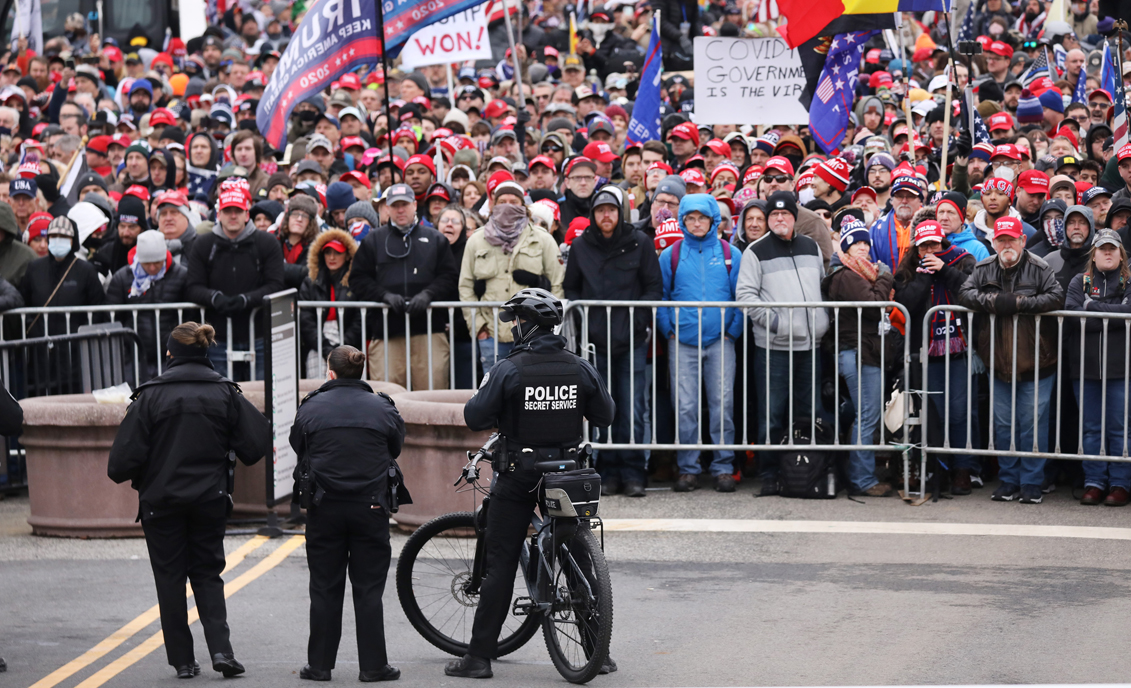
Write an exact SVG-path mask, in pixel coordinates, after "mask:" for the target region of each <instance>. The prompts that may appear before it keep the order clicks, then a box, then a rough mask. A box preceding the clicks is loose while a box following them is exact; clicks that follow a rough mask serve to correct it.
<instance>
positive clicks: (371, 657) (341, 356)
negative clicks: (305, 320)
mask: <svg viewBox="0 0 1131 688" xmlns="http://www.w3.org/2000/svg"><path fill="white" fill-rule="evenodd" d="M327 362H328V368H329V375H330V379H329V381H327V382H326V384H324V385H322V386H321V387H319V388H318V389H317V390H315V391H314V392H311V393H310V394H308V395H307V397H306V398H305V399H303V402H302V405H301V406H300V407H299V410H298V415H296V416H295V422H294V425H293V426H291V446H292V447H294V450H295V452H296V453H297V454H298V457H299V465H298V467H297V468H296V469H295V480H296V482H297V484H296V486H295V494H296V495H300V497H302V496H303V495H304V494H306V493H310V498H309V499H310V501H309V502H308V503H307V504H306V505H305V506H306V507H307V524H306V560H307V564H308V566H309V568H310V640H309V642H308V643H307V649H306V656H307V664H306V666H304V667H303V668H302V671H300V672H299V677H300V678H304V679H307V680H311V681H329V680H330V671H331V670H332V669H333V668H334V661H335V659H336V657H337V655H338V642H339V641H340V640H341V637H342V602H343V599H344V597H345V592H346V570H347V569H348V570H349V578H350V581H351V582H352V583H353V608H354V616H355V618H356V622H357V655H358V660H359V661H360V663H361V673H360V674H359V675H358V680H359V681H365V682H370V681H395V680H396V679H398V678H400V675H401V672H400V670H399V669H397V668H396V667H393V666H389V661H388V655H387V654H386V651H385V620H384V609H383V607H382V606H381V596H382V595H383V594H384V592H385V579H386V577H387V576H388V573H389V561H390V559H391V558H392V548H391V546H390V545H389V513H390V511H391V510H392V508H393V506H392V505H393V503H394V501H393V500H394V498H395V499H397V501H398V502H399V503H401V504H409V503H411V499H409V498H408V494H407V492H406V491H405V490H404V489H403V487H402V488H401V489H400V490H397V486H398V485H399V484H400V480H399V475H400V472H399V470H398V469H397V467H396V463H395V461H394V459H396V457H397V456H398V455H399V454H400V453H401V444H402V443H403V442H404V432H405V431H404V421H403V420H402V419H401V414H399V413H397V407H396V406H394V405H393V400H392V399H390V398H389V397H388V395H386V394H383V393H382V394H374V393H373V388H371V387H370V386H369V383H367V382H365V381H363V380H362V379H361V372H362V370H364V368H365V354H364V353H362V352H361V351H358V350H357V349H355V348H354V347H352V346H339V347H338V348H336V349H334V350H333V351H331V352H330V356H329V358H328V361H327ZM390 469H392V473H393V480H390ZM304 474H305V475H304ZM390 490H396V491H397V495H393V496H391V495H390Z"/></svg>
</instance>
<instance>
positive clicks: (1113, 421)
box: [1072, 378, 1131, 490]
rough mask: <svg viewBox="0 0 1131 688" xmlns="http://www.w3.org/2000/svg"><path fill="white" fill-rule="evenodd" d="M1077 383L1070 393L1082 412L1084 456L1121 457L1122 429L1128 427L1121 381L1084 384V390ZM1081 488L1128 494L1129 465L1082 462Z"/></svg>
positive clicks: (1077, 382) (1129, 488)
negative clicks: (1116, 489)
mask: <svg viewBox="0 0 1131 688" xmlns="http://www.w3.org/2000/svg"><path fill="white" fill-rule="evenodd" d="M1080 382H1081V381H1080V380H1077V381H1076V382H1075V383H1074V384H1073V386H1072V391H1074V392H1075V393H1076V402H1077V403H1078V404H1080V407H1081V408H1083V409H1084V427H1083V428H1082V434H1083V436H1084V453H1085V454H1107V455H1108V456H1123V428H1124V427H1125V425H1126V423H1127V416H1126V415H1125V414H1124V411H1123V409H1124V399H1123V380H1122V379H1115V378H1113V379H1110V380H1084V381H1083V383H1084V388H1083V390H1081V389H1080ZM1105 382H1106V383H1107V384H1106V387H1107V389H1106V390H1105V389H1104V386H1105V385H1104V383H1105ZM1101 407H1103V413H1102V414H1101V413H1100V408H1101ZM1105 418H1106V420H1104V419H1105ZM1101 425H1103V428H1102V429H1101V427H1100V426H1101ZM1103 445H1106V446H1103ZM1084 487H1098V488H1100V489H1101V490H1107V489H1109V488H1115V487H1122V488H1123V489H1125V490H1131V464H1127V463H1112V462H1108V461H1085V462H1084Z"/></svg>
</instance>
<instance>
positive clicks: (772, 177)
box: [762, 174, 793, 184]
mask: <svg viewBox="0 0 1131 688" xmlns="http://www.w3.org/2000/svg"><path fill="white" fill-rule="evenodd" d="M762 179H765V180H766V181H768V182H771V183H773V184H784V183H786V182H788V181H789V180H791V179H793V177H791V176H789V175H788V174H764V175H762Z"/></svg>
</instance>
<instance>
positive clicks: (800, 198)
mask: <svg viewBox="0 0 1131 688" xmlns="http://www.w3.org/2000/svg"><path fill="white" fill-rule="evenodd" d="M816 197H817V196H816V194H815V193H814V192H813V187H809V188H806V189H802V190H800V191H798V192H797V205H805V204H806V203H808V202H809V201H811V200H813V199H814V198H816Z"/></svg>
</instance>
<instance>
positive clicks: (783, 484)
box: [778, 418, 840, 499]
mask: <svg viewBox="0 0 1131 688" xmlns="http://www.w3.org/2000/svg"><path fill="white" fill-rule="evenodd" d="M810 426H811V421H810V419H808V418H803V419H800V420H795V421H794V423H793V444H794V445H808V444H810V443H812V442H814V440H813V439H811V438H810V429H811V428H810ZM812 429H814V430H815V431H816V433H815V435H816V440H815V442H816V443H817V444H832V443H833V433H832V430H831V428H829V426H828V424H827V423H824V422H823V421H822V420H821V419H820V418H817V419H816V421H812ZM781 443H782V444H786V439H785V438H783V439H782V442H781ZM780 455H781V458H780V459H779V465H778V483H779V489H780V493H779V494H781V496H782V497H793V498H795V499H835V498H836V493H837V492H839V491H840V484H839V480H838V478H837V472H836V461H835V460H834V457H833V453H832V452H830V451H827V450H822V449H814V448H810V447H808V446H794V447H793V448H792V449H789V450H787V451H784V452H781V453H780Z"/></svg>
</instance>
